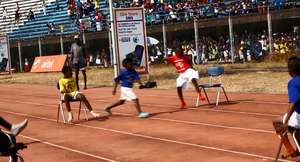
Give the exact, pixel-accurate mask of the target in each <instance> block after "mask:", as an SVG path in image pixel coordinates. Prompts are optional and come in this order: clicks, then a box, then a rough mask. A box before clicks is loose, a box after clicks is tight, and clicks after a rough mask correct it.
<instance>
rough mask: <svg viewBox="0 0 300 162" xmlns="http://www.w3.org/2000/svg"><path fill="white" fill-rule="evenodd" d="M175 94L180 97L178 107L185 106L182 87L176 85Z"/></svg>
mask: <svg viewBox="0 0 300 162" xmlns="http://www.w3.org/2000/svg"><path fill="white" fill-rule="evenodd" d="M177 94H178V97H179V99H180V108H181V109H183V108H184V107H185V106H186V103H185V102H184V99H183V95H182V87H177Z"/></svg>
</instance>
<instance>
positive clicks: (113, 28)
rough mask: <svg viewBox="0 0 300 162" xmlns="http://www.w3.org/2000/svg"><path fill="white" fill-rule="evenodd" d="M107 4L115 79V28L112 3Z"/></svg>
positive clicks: (116, 72) (116, 73) (110, 0)
mask: <svg viewBox="0 0 300 162" xmlns="http://www.w3.org/2000/svg"><path fill="white" fill-rule="evenodd" d="M108 3H109V16H110V29H111V38H112V41H111V46H112V50H113V56H114V58H113V60H114V72H115V77H117V75H118V69H117V68H118V67H117V57H116V47H115V26H114V19H113V6H112V5H113V3H112V0H109V1H108Z"/></svg>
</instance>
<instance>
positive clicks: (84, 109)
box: [83, 105, 89, 120]
mask: <svg viewBox="0 0 300 162" xmlns="http://www.w3.org/2000/svg"><path fill="white" fill-rule="evenodd" d="M83 111H84V115H85V120H89V116H88V114H87V112H88V110H87V108H86V105H84V108H83Z"/></svg>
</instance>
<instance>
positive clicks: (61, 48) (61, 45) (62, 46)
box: [60, 33, 64, 55]
mask: <svg viewBox="0 0 300 162" xmlns="http://www.w3.org/2000/svg"><path fill="white" fill-rule="evenodd" d="M60 53H61V54H62V55H63V54H64V41H63V36H62V33H60Z"/></svg>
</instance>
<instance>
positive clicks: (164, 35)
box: [162, 19, 168, 56]
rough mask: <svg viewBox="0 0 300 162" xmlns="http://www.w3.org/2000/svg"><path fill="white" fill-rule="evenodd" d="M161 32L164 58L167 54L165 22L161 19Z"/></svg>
mask: <svg viewBox="0 0 300 162" xmlns="http://www.w3.org/2000/svg"><path fill="white" fill-rule="evenodd" d="M162 31H163V41H164V51H165V52H164V53H165V56H167V54H168V49H167V36H166V25H165V20H164V19H163V25H162Z"/></svg>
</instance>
